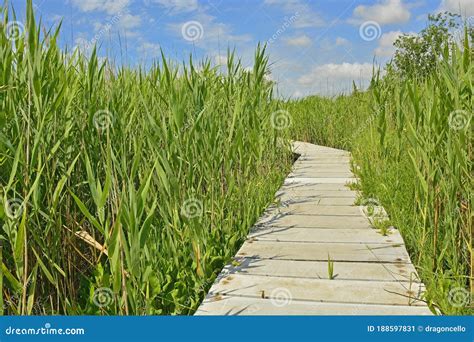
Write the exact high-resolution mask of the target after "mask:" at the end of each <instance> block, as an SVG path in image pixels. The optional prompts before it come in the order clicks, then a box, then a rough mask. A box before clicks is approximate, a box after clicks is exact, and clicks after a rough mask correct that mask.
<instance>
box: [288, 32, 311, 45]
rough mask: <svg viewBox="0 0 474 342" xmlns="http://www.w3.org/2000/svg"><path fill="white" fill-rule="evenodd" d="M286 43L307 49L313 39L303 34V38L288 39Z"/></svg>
mask: <svg viewBox="0 0 474 342" xmlns="http://www.w3.org/2000/svg"><path fill="white" fill-rule="evenodd" d="M285 43H286V44H287V45H291V46H299V47H305V46H310V45H311V43H312V41H311V38H309V37H308V36H307V35H305V34H303V35H301V36H296V37H292V38H286V39H285Z"/></svg>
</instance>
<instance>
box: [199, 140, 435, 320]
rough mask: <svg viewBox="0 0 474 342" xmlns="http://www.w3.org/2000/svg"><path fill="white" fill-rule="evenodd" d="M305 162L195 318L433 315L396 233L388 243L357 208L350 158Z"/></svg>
mask: <svg viewBox="0 0 474 342" xmlns="http://www.w3.org/2000/svg"><path fill="white" fill-rule="evenodd" d="M294 150H295V151H296V153H299V154H301V156H300V157H299V158H298V160H297V161H296V162H295V164H294V167H293V170H292V172H291V173H290V174H289V175H288V177H287V178H286V179H285V182H284V184H283V185H282V187H281V188H280V189H279V191H278V192H277V193H276V202H275V203H276V204H273V205H271V206H269V207H268V208H267V210H266V211H265V213H264V214H263V215H262V217H261V218H260V219H259V220H258V221H257V222H256V224H255V225H254V227H253V228H252V229H251V231H250V233H249V235H248V239H247V240H246V241H245V242H244V244H243V245H242V247H241V248H240V249H239V251H238V252H237V254H236V256H235V257H234V260H233V262H232V263H230V264H228V265H226V266H225V267H224V269H223V270H222V272H221V273H220V274H219V276H218V277H217V279H216V282H215V283H214V285H213V286H212V287H211V289H210V291H209V293H208V295H207V297H206V298H205V300H204V301H203V303H202V304H201V306H200V307H199V309H198V310H197V312H196V315H429V314H431V312H430V311H429V309H428V308H427V306H426V305H425V303H424V302H423V301H422V300H421V298H422V293H423V291H424V286H423V284H422V283H421V282H420V280H419V279H418V275H417V273H416V270H415V268H414V266H413V265H412V264H411V261H410V257H409V255H408V253H407V251H406V248H405V245H404V242H403V238H402V236H401V235H400V233H399V232H398V231H397V230H396V229H390V231H389V234H388V235H386V236H384V235H382V234H380V232H378V231H377V230H376V229H374V228H373V227H372V226H371V223H370V222H369V220H368V219H367V217H365V216H364V214H363V210H362V209H363V208H362V207H359V206H355V205H354V201H355V200H356V198H357V193H356V192H354V191H351V190H350V189H349V188H348V187H347V185H348V184H349V183H353V182H357V178H355V177H354V176H353V174H352V172H351V166H350V153H349V152H347V151H342V150H338V149H334V148H328V147H324V146H316V145H312V144H309V143H301V142H295V143H294ZM328 256H329V257H330V259H331V262H332V265H333V268H334V272H333V274H332V277H333V279H329V277H330V274H329V271H328Z"/></svg>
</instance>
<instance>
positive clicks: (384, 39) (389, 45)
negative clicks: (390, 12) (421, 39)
mask: <svg viewBox="0 0 474 342" xmlns="http://www.w3.org/2000/svg"><path fill="white" fill-rule="evenodd" d="M408 34H410V35H416V33H415V32H409V33H408ZM401 35H403V32H401V31H390V32H387V33H384V34H382V36H381V37H380V39H379V41H378V42H379V45H378V46H377V48H375V50H374V54H375V55H376V56H378V57H390V56H392V55H393V54H394V52H395V50H396V49H395V47H394V46H393V43H395V41H396V40H397V38H398V37H400V36H401Z"/></svg>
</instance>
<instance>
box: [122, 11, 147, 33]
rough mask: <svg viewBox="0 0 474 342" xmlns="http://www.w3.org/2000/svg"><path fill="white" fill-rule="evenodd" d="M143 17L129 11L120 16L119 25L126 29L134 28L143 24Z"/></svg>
mask: <svg viewBox="0 0 474 342" xmlns="http://www.w3.org/2000/svg"><path fill="white" fill-rule="evenodd" d="M141 21H142V17H141V16H139V15H132V14H129V13H126V14H123V15H121V16H120V19H119V25H120V27H122V28H124V29H127V30H129V29H132V28H135V27H138V26H140V25H141Z"/></svg>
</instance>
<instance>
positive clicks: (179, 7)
mask: <svg viewBox="0 0 474 342" xmlns="http://www.w3.org/2000/svg"><path fill="white" fill-rule="evenodd" d="M153 2H154V3H157V4H159V5H161V6H163V7H165V8H166V9H168V10H169V11H170V12H172V13H182V12H192V11H195V10H197V9H198V7H199V5H198V2H197V0H153Z"/></svg>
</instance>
